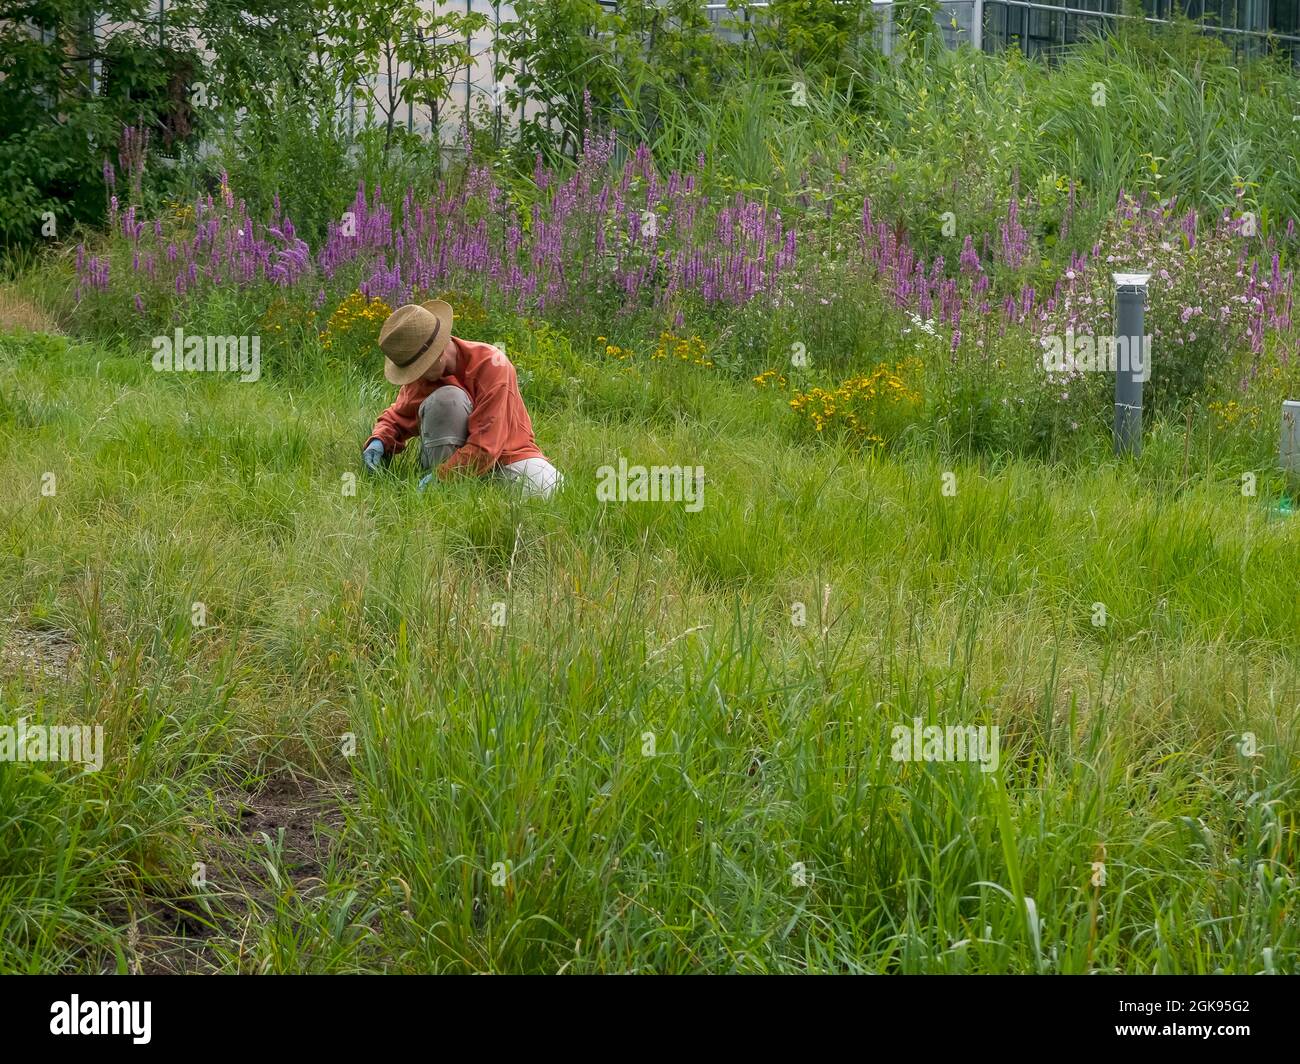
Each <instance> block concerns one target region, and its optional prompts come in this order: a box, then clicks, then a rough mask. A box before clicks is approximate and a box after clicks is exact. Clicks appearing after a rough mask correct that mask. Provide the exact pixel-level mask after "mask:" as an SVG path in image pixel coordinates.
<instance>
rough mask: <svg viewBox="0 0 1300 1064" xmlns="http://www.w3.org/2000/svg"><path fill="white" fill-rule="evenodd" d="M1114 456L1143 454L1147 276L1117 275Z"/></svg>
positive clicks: (1147, 361)
mask: <svg viewBox="0 0 1300 1064" xmlns="http://www.w3.org/2000/svg"><path fill="white" fill-rule="evenodd" d="M1112 276H1113V277H1114V279H1115V336H1114V338H1113V339H1114V341H1115V349H1116V352H1117V354H1118V356H1119V357H1118V358H1117V360H1116V363H1115V453H1116V454H1117V455H1122V454H1131V455H1134V456H1137V455H1140V454H1141V453H1142V384H1143V382H1144V381H1145V380H1146V379H1147V377H1149V376H1150V375H1151V365H1150V360H1151V351H1150V348H1149V347H1148V344H1147V340H1146V327H1145V320H1146V300H1147V281H1148V280H1150V278H1151V275H1150V274H1149V273H1116V274H1112Z"/></svg>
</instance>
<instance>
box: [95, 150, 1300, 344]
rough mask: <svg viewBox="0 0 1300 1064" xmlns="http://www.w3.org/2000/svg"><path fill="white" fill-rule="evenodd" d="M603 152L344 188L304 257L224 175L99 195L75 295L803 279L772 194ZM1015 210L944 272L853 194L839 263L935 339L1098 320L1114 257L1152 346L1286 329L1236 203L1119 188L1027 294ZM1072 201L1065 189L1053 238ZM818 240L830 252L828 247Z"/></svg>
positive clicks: (277, 217) (795, 239)
mask: <svg viewBox="0 0 1300 1064" xmlns="http://www.w3.org/2000/svg"><path fill="white" fill-rule="evenodd" d="M128 149H129V150H128V151H127V152H126V153H125V154H124V155H123V156H122V160H123V165H124V166H125V167H127V172H130V173H131V174H133V175H134V174H136V173H138V164H137V163H136V161H135V160H136V159H137V157H138V156H139V154H140V152H141V150H142V149H141V146H140V144H139V142H138V138H136V139H132V140H131V141H130V143H129V144H128ZM617 150H618V144H617V142H616V140H615V138H614V136H613V135H612V134H611V135H610V136H607V137H602V136H592V135H588V137H587V140H586V143H585V144H584V150H583V152H582V154H581V156H580V157H579V160H578V162H577V165H576V166H575V167H573V168H572V172H571V173H570V174H569V175H568V176H567V177H564V176H562V175H560V174H557V173H556V172H555V171H554V170H552V169H551V168H550V167H548V166H546V165H544V163H543V161H542V159H541V157H540V156H539V157H538V158H537V160H536V163H535V167H534V173H533V181H532V187H531V188H529V189H528V190H527V191H526V193H524V192H520V191H518V190H512V188H511V187H509V186H506V185H503V184H502V183H500V182H498V180H497V178H496V176H495V175H494V173H493V170H492V168H491V167H490V166H486V165H478V164H471V165H470V166H469V167H468V168H467V170H466V171H465V173H464V175H463V177H462V179H461V180H460V181H459V183H458V185H457V187H455V188H449V187H448V185H447V183H446V182H443V183H440V184H439V185H438V187H437V189H436V190H435V191H434V193H433V194H432V195H430V196H419V195H417V194H416V193H415V192H414V191H413V190H412V189H409V188H408V189H407V190H406V192H405V194H404V195H403V196H402V197H401V199H400V202H398V203H393V202H392V201H391V200H390V199H389V198H386V197H385V194H384V191H383V189H381V188H379V187H374V188H369V189H368V188H366V187H365V185H364V184H361V185H359V186H358V188H357V193H356V197H355V198H354V200H353V202H352V204H351V206H350V207H349V209H348V210H347V211H346V212H345V214H344V215H343V217H342V218H340V219H339V220H338V221H337V222H334V223H333V224H331V225H330V226H329V228H328V232H327V235H326V237H325V239H324V240H323V242H322V243H321V245H320V246H319V247H318V248H317V249H316V250H315V252H313V251H312V249H311V248H310V247H309V246H308V245H307V243H306V242H305V241H304V240H302V239H301V238H300V237H299V236H298V235H297V233H296V232H295V229H294V225H293V222H292V221H291V220H290V219H289V218H288V217H287V216H286V215H285V214H284V212H283V211H282V209H281V206H280V202H279V199H278V197H277V198H276V200H275V204H274V209H273V211H272V216H271V218H270V219H269V220H268V221H266V222H256V221H254V220H253V219H252V218H251V217H250V216H249V212H248V209H247V207H246V205H245V203H244V201H242V200H239V201H237V200H236V198H235V196H234V193H233V191H232V190H231V188H230V185H229V182H228V180H227V179H226V176H225V175H224V174H223V175H222V180H221V186H220V191H219V194H218V196H217V198H216V199H215V200H214V198H213V197H212V196H210V195H209V196H207V197H206V198H205V199H203V200H201V201H200V202H199V203H198V204H197V205H196V207H195V208H194V210H193V212H188V211H186V212H178V218H179V219H183V223H182V224H178V225H175V226H170V227H165V226H164V224H163V220H162V219H156V220H154V221H153V223H152V224H148V223H146V222H145V221H144V220H143V219H141V218H139V217H138V216H137V214H138V212H137V208H136V207H135V206H129V207H127V208H126V209H125V210H121V209H120V208H119V203H118V198H117V196H116V194H112V195H111V197H110V204H109V221H110V226H111V229H112V231H113V233H114V234H115V235H116V236H120V238H121V241H122V242H123V244H124V245H125V247H126V249H128V250H129V267H128V265H127V257H126V256H125V255H119V256H117V257H113V256H111V255H108V254H98V255H96V254H90V253H88V252H87V250H86V248H85V247H84V246H79V247H78V249H77V294H78V297H80V296H81V295H82V294H84V293H86V292H89V291H101V292H102V291H107V290H108V289H109V288H110V283H111V277H112V275H113V273H114V271H119V272H121V273H125V274H126V281H125V284H126V285H129V289H130V290H131V291H132V292H133V302H134V304H135V306H136V308H137V309H138V310H140V312H141V313H145V311H146V309H147V308H148V305H149V303H150V302H151V300H150V298H149V296H148V295H142V291H143V292H146V293H147V292H150V291H152V292H157V293H162V292H167V293H169V294H171V295H174V297H177V298H184V297H186V296H187V295H189V294H190V293H192V292H194V291H195V290H196V289H201V288H203V287H205V286H212V285H233V286H236V287H238V288H249V287H253V286H257V285H273V286H277V287H279V288H281V289H297V288H299V287H302V288H304V289H306V290H308V291H310V292H311V293H312V294H313V299H312V303H313V305H314V306H316V307H319V306H322V305H323V304H324V303H325V302H327V301H328V299H329V296H328V294H327V291H326V289H327V288H328V289H329V290H330V291H332V292H334V293H335V294H336V295H339V296H341V295H342V294H343V293H344V292H346V291H352V290H353V289H359V290H360V291H361V293H362V294H363V295H365V296H367V297H378V298H381V299H383V300H384V301H385V302H387V303H389V304H390V305H394V306H396V305H398V304H400V303H404V302H409V301H410V300H412V299H414V298H420V296H421V294H423V293H429V292H433V291H437V290H439V289H445V288H456V289H460V290H465V291H480V292H482V294H483V296H484V297H485V298H486V299H488V300H491V301H494V302H499V303H500V304H502V305H504V306H508V307H511V308H513V309H514V310H516V311H517V312H519V313H532V312H542V311H545V310H547V309H548V308H555V307H568V308H573V309H584V308H587V307H593V308H595V309H596V310H597V311H598V312H600V313H602V314H603V313H606V312H609V311H614V312H618V311H632V310H636V309H639V308H645V307H652V308H656V309H660V310H663V311H666V312H671V313H675V315H676V318H675V321H676V323H677V324H679V325H680V323H681V320H682V308H683V307H684V306H686V305H692V306H701V307H711V306H718V307H737V306H741V305H744V304H747V303H749V302H751V301H753V300H755V299H757V298H759V297H762V299H763V301H764V304H765V305H771V306H776V307H780V306H790V305H791V293H799V292H803V291H805V289H806V286H805V284H804V283H802V282H801V281H800V274H801V273H804V272H806V271H807V270H809V269H810V268H811V267H810V265H809V264H808V263H801V262H800V257H799V250H800V246H801V238H800V234H799V232H798V228H797V225H796V224H795V222H794V221H787V220H786V219H784V218H783V217H782V213H781V210H780V209H778V208H777V207H775V206H773V205H771V204H770V203H768V202H766V201H764V200H758V199H754V198H752V197H749V196H747V195H745V194H744V193H739V192H738V193H734V194H732V195H729V196H727V197H725V198H720V199H719V198H715V197H713V196H710V195H709V194H708V193H706V192H705V191H704V190H703V187H702V185H703V182H702V175H703V172H704V170H705V167H706V163H707V160H706V159H705V157H704V156H703V155H701V156H700V157H699V158H698V159H697V160H696V166H695V168H694V169H688V170H687V172H681V171H679V170H674V171H672V172H671V173H669V174H668V175H667V177H666V178H665V177H663V176H662V175H661V173H660V171H659V169H658V168H657V167H656V165H655V161H654V159H653V157H652V155H651V152H650V150H649V149H648V148H647V147H646V146H645V145H641V146H640V147H638V148H636V149H635V151H632V152H630V153H628V154H627V155H626V157H625V158H624V159H623V160H622V163H621V165H616V164H615V162H614V160H615V155H616V152H617ZM128 160H129V162H128ZM105 180H106V182H107V183H108V185H109V187H110V189H112V188H113V187H114V185H115V181H116V175H115V173H114V171H113V168H112V166H111V165H110V164H108V163H106V164H105ZM1026 202H1027V203H1028V202H1029V201H1026ZM1030 206H1032V204H1030ZM1022 209H1023V205H1022V203H1021V200H1020V197H1019V195H1018V194H1017V193H1015V192H1014V191H1013V193H1012V195H1011V197H1010V200H1009V202H1008V205H1007V208H1006V211H1005V213H1004V214H1003V216H1002V218H1001V220H1000V222H999V223H998V224H997V225H996V227H995V228H996V231H995V232H985V233H983V234H978V235H967V236H966V237H965V238H964V240H963V243H962V247H961V251H960V254H959V256H958V259H957V264H956V270H955V271H953V270H950V269H949V268H947V264H946V263H945V261H944V258H943V256H942V255H936V256H934V258H933V259H931V260H929V261H927V260H926V259H925V257H924V256H923V255H921V254H918V253H917V251H916V250H915V249H914V248H913V246H912V245H911V243H910V242H909V240H908V235H907V232H906V230H905V228H904V227H902V226H900V225H896V224H893V222H892V221H891V220H886V219H882V218H878V217H877V216H876V214H875V211H874V209H873V204H872V201H871V198H870V197H867V198H865V199H864V202H863V206H862V211H861V215H860V220H859V227H858V228H859V232H858V257H857V259H856V260H855V261H853V262H848V261H844V260H842V261H841V265H844V266H845V267H846V268H849V269H851V270H853V271H865V274H866V276H867V277H869V278H871V279H873V282H874V283H875V284H876V285H877V286H878V287H879V289H880V290H881V292H882V295H883V296H884V297H885V298H886V299H887V300H888V301H890V302H891V303H892V304H894V305H895V306H897V307H898V308H899V309H901V310H905V311H907V312H908V313H910V314H915V315H918V316H919V318H920V319H922V320H923V321H925V322H926V323H927V324H928V326H929V327H930V330H929V331H933V329H934V327H936V326H938V327H940V328H945V329H946V330H947V337H948V339H949V341H950V348H951V350H952V351H953V352H954V353H955V352H956V351H957V350H958V348H959V347H960V346H961V345H962V343H963V337H964V336H965V335H969V336H972V337H974V343H975V346H976V347H977V348H984V347H985V340H986V339H987V338H988V337H989V335H990V333H991V332H992V331H994V330H996V332H997V334H998V335H1005V334H1006V332H1007V330H1008V328H1010V327H1013V326H1019V327H1024V328H1026V329H1028V330H1029V331H1030V333H1031V334H1039V335H1041V334H1043V333H1045V332H1049V331H1051V330H1054V329H1056V330H1064V329H1066V328H1069V329H1073V330H1075V331H1076V332H1091V333H1094V334H1098V335H1100V334H1103V333H1105V332H1107V331H1108V327H1109V315H1110V304H1111V299H1110V288H1111V282H1110V274H1111V272H1112V271H1116V270H1142V271H1149V272H1151V273H1152V274H1153V284H1152V301H1153V305H1156V306H1158V307H1161V308H1164V310H1169V308H1171V307H1172V310H1169V312H1168V313H1162V314H1159V315H1156V318H1157V321H1156V325H1157V328H1156V335H1157V336H1159V337H1161V338H1162V339H1163V340H1164V341H1165V342H1166V343H1170V344H1175V345H1181V344H1185V343H1191V342H1195V341H1196V339H1197V335H1198V333H1197V328H1198V326H1201V323H1202V322H1213V323H1214V324H1215V325H1216V326H1217V327H1218V328H1219V329H1220V333H1219V338H1220V339H1223V340H1226V341H1227V342H1230V343H1239V344H1240V345H1248V347H1249V349H1250V350H1253V351H1254V352H1255V353H1256V354H1257V355H1258V354H1259V353H1260V352H1261V351H1262V350H1263V347H1264V337H1265V334H1266V332H1268V331H1270V330H1273V331H1278V332H1285V333H1288V342H1289V343H1295V342H1297V338H1296V337H1294V336H1290V335H1289V334H1290V331H1291V326H1292V293H1293V281H1294V278H1293V274H1292V271H1291V270H1285V271H1284V270H1283V269H1282V268H1281V259H1280V252H1279V248H1278V246H1277V240H1276V239H1275V237H1273V236H1270V237H1269V238H1268V239H1267V240H1263V239H1261V238H1259V237H1258V236H1256V235H1255V233H1254V228H1253V224H1254V223H1253V219H1251V218H1250V216H1249V215H1247V214H1245V213H1244V212H1242V211H1241V210H1240V204H1238V209H1237V210H1236V211H1230V210H1225V211H1224V212H1223V214H1222V216H1221V217H1220V218H1219V219H1218V220H1217V222H1216V223H1215V224H1214V225H1212V226H1209V227H1206V226H1204V225H1203V224H1201V223H1200V222H1199V220H1198V216H1197V214H1196V212H1195V211H1194V210H1180V209H1178V208H1177V206H1176V204H1175V203H1173V202H1169V201H1166V202H1148V201H1145V200H1143V199H1134V198H1132V197H1128V196H1125V197H1122V198H1121V200H1120V203H1119V204H1118V206H1117V208H1116V210H1115V212H1114V214H1113V216H1112V218H1111V221H1110V223H1109V224H1108V225H1107V227H1106V228H1105V231H1104V232H1103V234H1102V237H1101V239H1099V240H1098V241H1097V243H1096V244H1095V246H1094V247H1092V248H1091V250H1090V251H1087V252H1083V253H1075V254H1072V255H1071V257H1070V259H1069V262H1068V264H1067V265H1066V268H1065V269H1064V270H1063V271H1062V272H1061V273H1060V274H1059V275H1058V276H1057V277H1056V278H1055V280H1054V284H1053V287H1052V289H1051V292H1050V295H1047V296H1046V297H1045V298H1044V296H1043V294H1042V293H1041V292H1040V291H1039V290H1038V289H1037V288H1036V287H1035V285H1034V284H1033V283H1031V280H1030V278H1032V277H1034V276H1038V277H1040V278H1041V277H1042V276H1043V269H1042V263H1041V262H1040V260H1039V259H1038V257H1037V252H1036V247H1035V242H1034V240H1033V238H1032V236H1031V233H1030V231H1029V228H1028V227H1027V226H1026V224H1025V222H1024V221H1023V220H1022ZM1074 209H1075V195H1074V188H1073V186H1071V188H1070V197H1069V203H1068V207H1067V209H1066V212H1065V216H1064V218H1063V219H1062V233H1064V232H1065V231H1067V229H1068V226H1069V224H1070V221H1071V218H1072V216H1073V212H1074ZM805 217H806V215H805ZM807 224H810V225H818V224H819V223H818V222H817V220H816V219H815V218H814V219H812V220H811V221H809V222H808V223H807ZM822 224H827V223H822ZM829 224H833V223H829ZM1293 226H1294V223H1292V225H1291V226H1288V230H1287V235H1288V236H1290V235H1291V234H1292V232H1293ZM169 234H170V235H169ZM832 235H834V234H832ZM807 243H809V242H808V241H805V244H807ZM813 243H814V244H815V243H816V242H813ZM835 247H836V251H837V253H838V252H839V251H840V250H841V249H842V244H840V243H836V245H835ZM1266 262H1271V266H1268V265H1261V263H1266ZM805 280H806V279H805ZM827 294H829V295H831V296H833V295H834V292H829V293H827ZM822 302H823V303H826V302H827V300H826V299H825V298H824V297H823V298H822ZM1201 327H1203V326H1201ZM1162 330H1163V333H1162ZM1166 333H1167V335H1165V334H1166Z"/></svg>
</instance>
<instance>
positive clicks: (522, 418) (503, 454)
mask: <svg viewBox="0 0 1300 1064" xmlns="http://www.w3.org/2000/svg"><path fill="white" fill-rule="evenodd" d="M451 342H452V343H453V344H455V345H456V346H457V347H458V348H459V349H460V354H459V357H458V358H457V360H456V365H455V366H454V367H453V369H452V370H451V371H450V372H449V373H445V374H443V376H441V377H439V378H438V379H437V380H436V381H426V380H417V381H412V382H411V383H410V384H404V385H402V387H401V388H400V389H399V390H398V392H397V398H396V400H394V402H393V405H392V406H390V407H389V408H388V409H387V410H385V411H384V412H383V413H382V414H380V415H379V418H378V419H377V420H376V421H375V427H374V429H373V430H372V431H371V433H370V438H371V439H372V440H376V439H377V440H379V441H380V442H381V443H383V445H384V452H385V453H386V454H390V455H392V454H400V453H401V452H402V450H403V449H404V448H405V447H406V443H407V441H408V440H409V439H411V438H412V437H413V436H418V435H419V434H420V404H421V403H423V402H424V401H425V399H427V398H428V397H429V395H430V394H431V393H432V392H433V391H434V390H435V389H436V388H441V387H442V386H443V385H445V384H454V385H456V386H457V387H459V388H463V389H464V390H465V392H466V393H467V394H468V395H469V398H470V401H471V402H472V403H473V404H474V409H473V410H471V411H470V415H469V439H467V440H466V441H465V445H464V446H463V447H461V448H460V449H459V450H457V451H456V452H455V453H454V454H453V455H452V456H451V457H450V458H448V459H447V461H445V462H443V463H442V465H440V466H439V467H438V469H437V473H438V479H440V480H445V479H447V477H448V476H450V475H451V474H452V473H456V472H467V473H474V474H477V475H479V476H482V475H483V474H486V473H488V472H490V471H491V470H492V468H493V467H494V466H498V465H508V464H510V463H511V462H522V461H523V460H524V459H525V458H545V457H546V456H545V455H544V454H542V452H541V450H540V449H539V448H538V446H537V441H536V440H535V439H534V438H533V423H532V421H531V420H530V419H529V417H528V410H527V409H526V408H525V407H524V397H523V396H522V395H520V394H519V379H518V377H517V376H516V374H515V367H514V366H513V365H512V364H511V363H510V360H509V359H508V358H506V356H505V355H504V354H502V353H501V351H499V350H498V349H497V348H495V347H493V346H492V345H491V344H482V343H477V342H475V341H473V340H461V339H459V338H458V337H455V336H453V337H452V338H451Z"/></svg>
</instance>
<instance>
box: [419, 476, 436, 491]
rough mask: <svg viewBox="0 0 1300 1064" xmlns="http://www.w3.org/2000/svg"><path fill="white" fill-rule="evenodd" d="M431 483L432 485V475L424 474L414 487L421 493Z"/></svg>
mask: <svg viewBox="0 0 1300 1064" xmlns="http://www.w3.org/2000/svg"><path fill="white" fill-rule="evenodd" d="M431 483H433V474H432V473H425V474H424V476H422V477H421V478H420V483H419V484H417V485H416V487H417V488H418V489H419V490H420V491H423V490H424V489H425V488H427V487H428V486H429V485H430V484H431Z"/></svg>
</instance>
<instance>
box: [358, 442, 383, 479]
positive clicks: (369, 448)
mask: <svg viewBox="0 0 1300 1064" xmlns="http://www.w3.org/2000/svg"><path fill="white" fill-rule="evenodd" d="M383 460H384V443H383V441H382V440H371V441H370V442H369V443H368V444H366V449H365V450H364V451H362V452H361V461H363V462H364V463H365V464H366V469H367V470H369V471H370V472H371V473H377V472H379V467H380V464H381V463H382V462H383Z"/></svg>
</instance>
